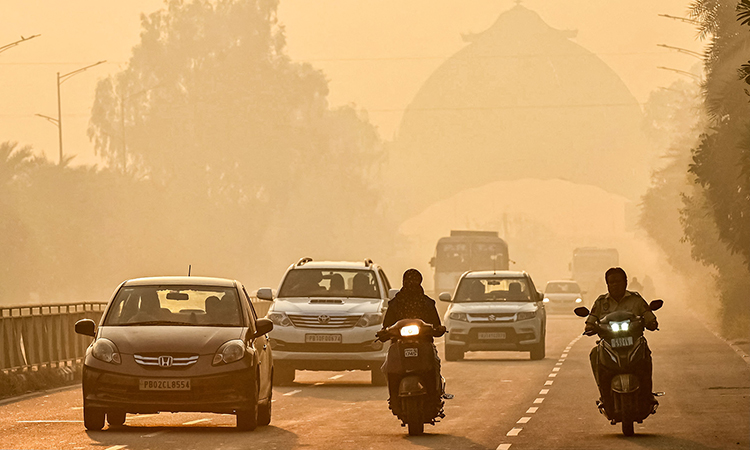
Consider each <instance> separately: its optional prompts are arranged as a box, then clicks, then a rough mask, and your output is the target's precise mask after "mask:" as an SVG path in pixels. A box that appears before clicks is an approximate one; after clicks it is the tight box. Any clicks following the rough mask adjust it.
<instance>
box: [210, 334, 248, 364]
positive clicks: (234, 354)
mask: <svg viewBox="0 0 750 450" xmlns="http://www.w3.org/2000/svg"><path fill="white" fill-rule="evenodd" d="M243 356H245V343H244V342H242V341H241V340H239V339H235V340H232V341H227V342H225V343H224V344H222V346H221V347H219V350H217V351H216V354H215V355H214V360H213V361H212V363H211V364H213V365H217V364H221V363H224V364H229V363H232V362H235V361H239V360H241V359H242V357H243Z"/></svg>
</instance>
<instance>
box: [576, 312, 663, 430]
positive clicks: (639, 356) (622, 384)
mask: <svg viewBox="0 0 750 450" xmlns="http://www.w3.org/2000/svg"><path fill="white" fill-rule="evenodd" d="M663 304H664V301H663V300H653V301H652V302H651V303H650V304H649V308H650V309H651V311H656V310H657V309H659V308H661V307H662V305H663ZM573 311H574V312H575V314H576V315H577V316H579V317H587V316H588V315H589V310H588V308H586V307H585V306H581V307H579V308H576V309H574V310H573ZM644 328H645V323H644V320H643V317H639V316H636V315H635V314H633V313H631V312H628V311H614V312H612V313H609V314H607V315H606V316H604V317H603V318H601V319H600V320H599V322H598V323H597V324H596V331H595V332H591V333H586V332H584V335H593V334H598V335H599V341H597V347H596V348H597V354H598V356H597V358H598V364H600V365H602V366H603V367H604V368H605V369H606V370H607V371H608V372H609V373H613V374H614V376H613V377H612V381H611V383H610V389H611V391H612V400H613V402H612V407H611V408H609V409H608V408H605V405H603V404H602V403H601V402H597V403H598V406H599V412H600V413H602V414H603V415H604V416H605V417H606V418H607V419H609V420H610V422H611V423H612V425H616V424H617V423H622V434H624V435H625V436H632V435H633V434H634V433H635V430H634V427H633V422H638V423H643V420H644V419H645V418H646V417H648V416H649V415H651V414H655V413H656V408H657V407H658V405H659V403H658V402H654V403H651V402H647V401H646V400H644V399H646V398H650V396H646V395H641V392H640V383H639V380H638V376H637V375H636V371H637V369H638V368H639V367H640V364H642V363H643V361H644V359H645V358H646V338H645V337H644V336H643V330H644ZM654 395H656V396H661V395H664V393H663V392H658V393H655V394H654ZM610 409H611V410H610Z"/></svg>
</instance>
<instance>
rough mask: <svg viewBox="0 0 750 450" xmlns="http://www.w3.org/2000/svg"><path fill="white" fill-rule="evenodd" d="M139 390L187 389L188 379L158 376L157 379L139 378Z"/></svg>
mask: <svg viewBox="0 0 750 450" xmlns="http://www.w3.org/2000/svg"><path fill="white" fill-rule="evenodd" d="M139 388H140V390H142V391H189V390H190V379H186V378H167V379H164V378H160V379H157V380H149V379H141V380H140V386H139Z"/></svg>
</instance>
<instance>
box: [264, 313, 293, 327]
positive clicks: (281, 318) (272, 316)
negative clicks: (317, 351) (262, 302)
mask: <svg viewBox="0 0 750 450" xmlns="http://www.w3.org/2000/svg"><path fill="white" fill-rule="evenodd" d="M266 318H267V319H269V320H270V321H271V322H273V324H274V325H277V326H280V327H291V326H292V321H291V320H290V319H289V316H287V315H286V313H283V312H272V313H268V316H266Z"/></svg>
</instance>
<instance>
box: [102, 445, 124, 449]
mask: <svg viewBox="0 0 750 450" xmlns="http://www.w3.org/2000/svg"><path fill="white" fill-rule="evenodd" d="M125 447H127V445H113V446H112V447H107V448H106V449H105V450H120V449H121V448H125Z"/></svg>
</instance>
